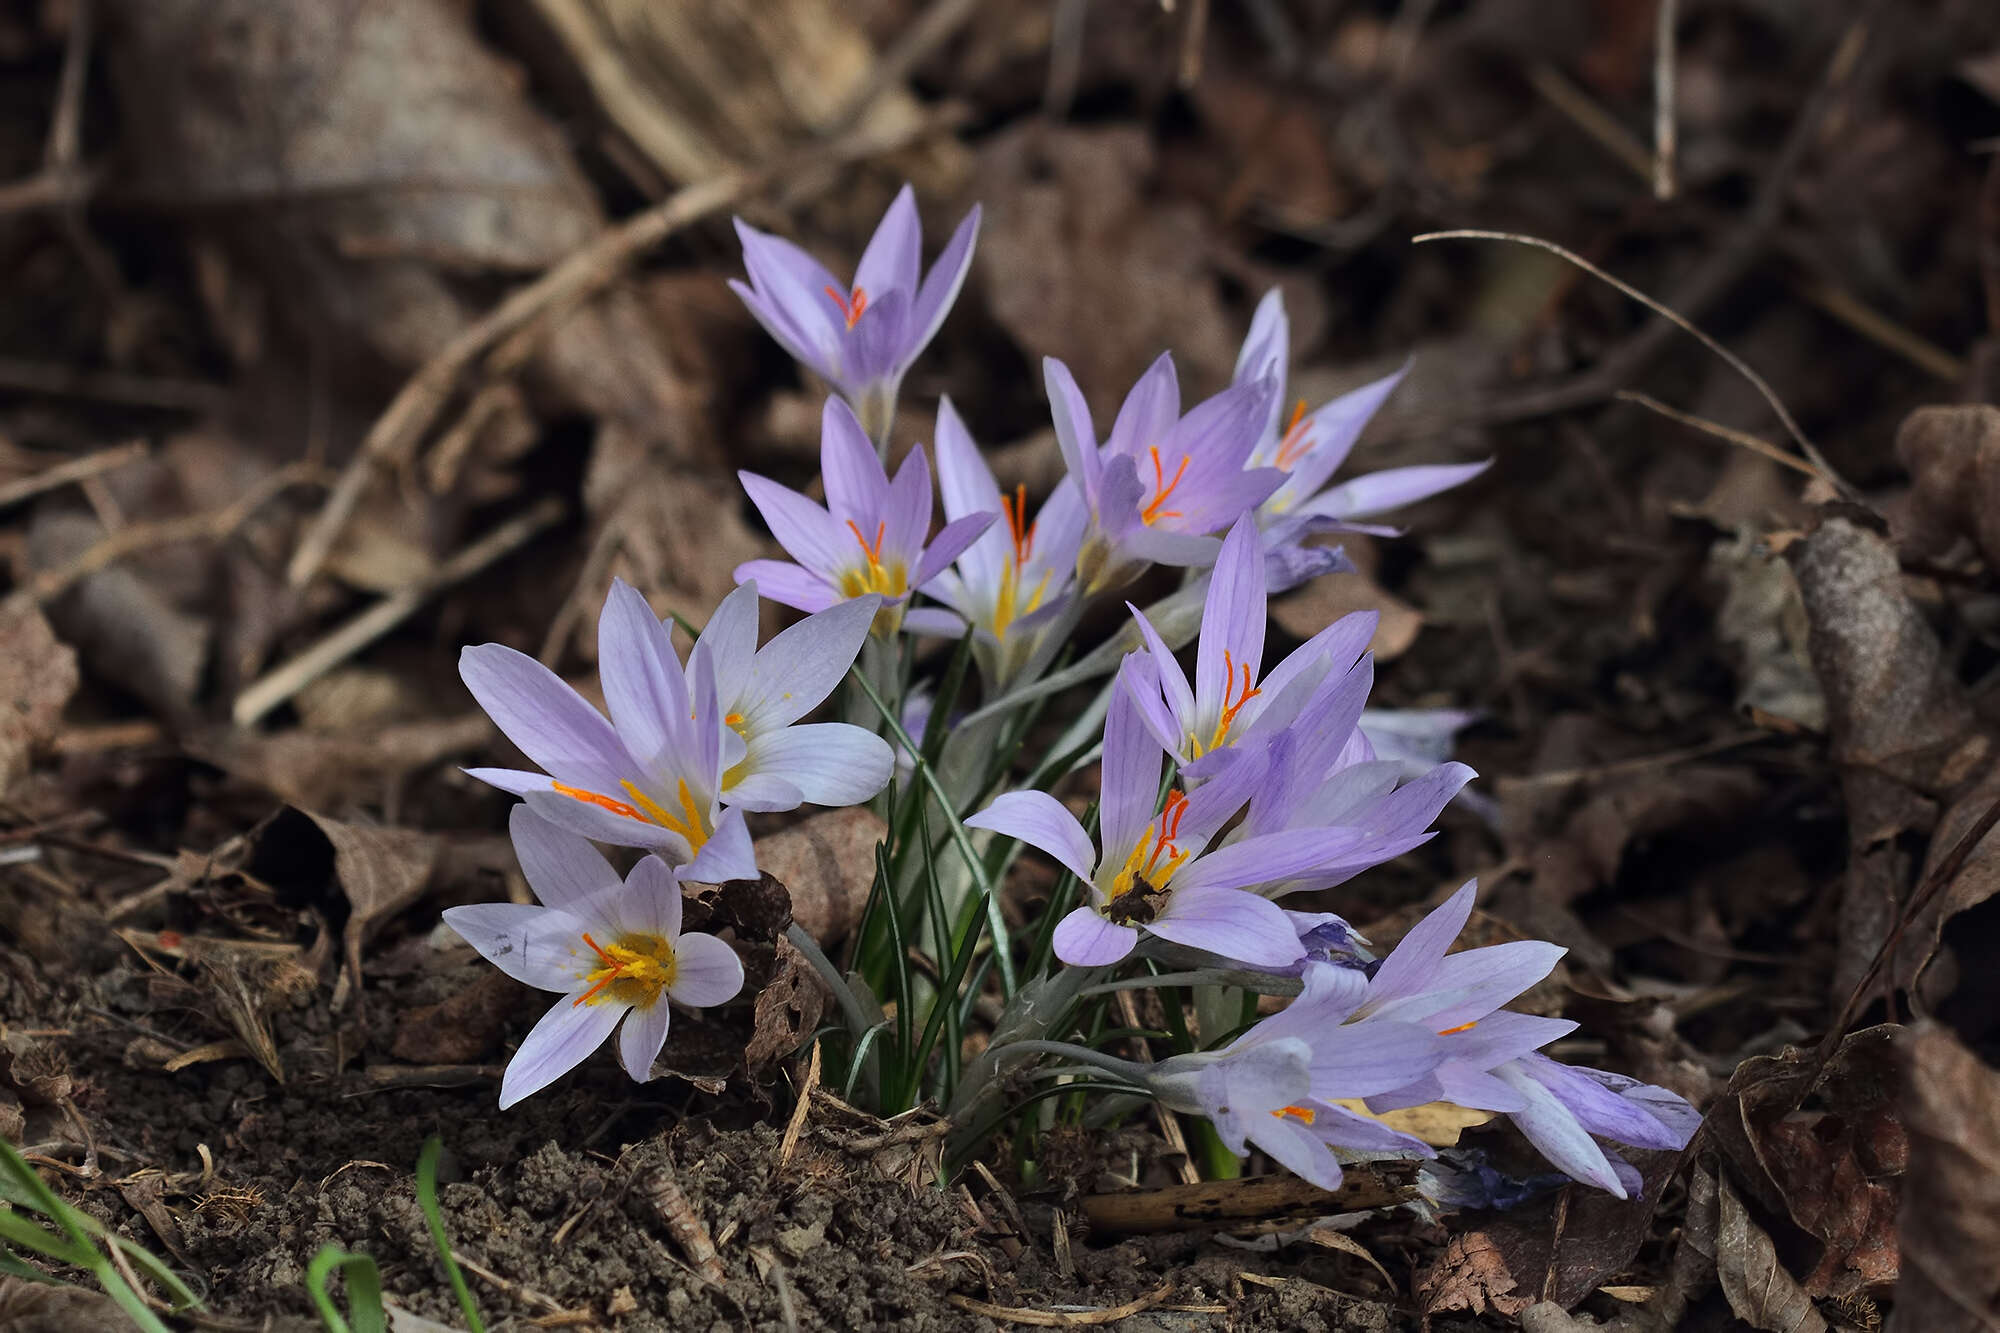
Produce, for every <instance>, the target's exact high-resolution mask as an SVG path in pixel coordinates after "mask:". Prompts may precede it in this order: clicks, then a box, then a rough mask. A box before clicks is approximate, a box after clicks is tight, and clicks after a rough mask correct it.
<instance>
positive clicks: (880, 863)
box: [875, 843, 910, 1111]
mask: <svg viewBox="0 0 2000 1333" xmlns="http://www.w3.org/2000/svg"><path fill="white" fill-rule="evenodd" d="M875 882H876V883H877V884H879V885H881V886H882V901H883V903H884V904H885V905H886V907H887V909H888V916H889V939H890V942H891V943H892V944H894V945H895V950H896V952H895V960H894V962H893V963H892V964H891V966H890V976H891V978H892V979H893V980H894V981H895V984H896V1043H895V1047H894V1050H895V1056H896V1058H895V1059H894V1060H893V1061H885V1062H884V1064H885V1065H887V1066H890V1067H887V1068H885V1069H884V1070H883V1071H882V1079H881V1082H880V1085H879V1086H878V1087H877V1089H876V1092H877V1094H878V1098H879V1097H880V1096H881V1095H882V1094H885V1093H887V1092H888V1091H889V1089H891V1088H895V1089H896V1090H897V1091H898V1092H899V1093H900V1092H902V1091H903V1085H904V1083H905V1082H906V1081H907V1077H906V1075H905V1073H904V1071H905V1070H906V1069H907V1068H908V1061H909V1058H910V944H909V940H908V938H907V937H906V936H905V934H904V932H903V912H902V909H901V907H900V906H899V905H898V904H897V902H896V896H897V895H896V890H895V886H894V884H893V883H892V882H891V881H890V879H889V857H888V855H887V853H886V852H885V851H884V850H883V848H882V845H881V844H880V843H877V844H876V846H875ZM875 1109H877V1110H882V1109H884V1108H883V1107H877V1108H875ZM891 1109H894V1110H897V1111H900V1110H903V1109H904V1108H903V1107H902V1106H901V1105H900V1104H899V1105H897V1106H895V1107H893V1108H891Z"/></svg>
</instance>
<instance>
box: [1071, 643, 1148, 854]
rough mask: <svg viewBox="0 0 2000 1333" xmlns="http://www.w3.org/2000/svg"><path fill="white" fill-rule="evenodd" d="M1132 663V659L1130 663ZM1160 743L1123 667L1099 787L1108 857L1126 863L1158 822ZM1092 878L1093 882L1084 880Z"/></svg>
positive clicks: (1108, 720)
mask: <svg viewBox="0 0 2000 1333" xmlns="http://www.w3.org/2000/svg"><path fill="white" fill-rule="evenodd" d="M1130 660H1131V658H1130V657H1129V656H1128V657H1127V658H1126V661H1127V662H1129V661H1130ZM1164 757H1165V756H1164V754H1163V753H1162V750H1161V747H1160V743H1159V740H1158V738H1157V737H1155V736H1154V735H1153V734H1152V733H1151V732H1150V731H1148V730H1147V728H1146V724H1145V721H1144V719H1143V718H1142V717H1141V716H1140V713H1139V705H1138V702H1137V700H1136V698H1135V686H1134V683H1133V677H1132V674H1131V672H1130V671H1129V670H1127V669H1126V667H1125V666H1124V665H1123V664H1121V665H1120V667H1119V672H1118V679H1117V681H1116V683H1114V685H1113V686H1112V690H1111V703H1110V706H1109V708H1108V709H1107V710H1106V712H1105V715H1104V760H1103V764H1102V767H1101V776H1100V779H1099V782H1098V806H1097V809H1098V833H1099V841H1100V842H1101V843H1102V844H1103V846H1104V856H1105V859H1106V860H1107V861H1109V862H1110V863H1111V864H1112V865H1114V866H1115V865H1117V864H1119V863H1120V862H1122V861H1123V860H1124V859H1125V857H1126V856H1127V855H1129V854H1130V853H1131V851H1132V848H1134V847H1135V846H1137V845H1138V842H1139V838H1140V835H1141V834H1142V833H1144V831H1145V829H1146V826H1147V825H1149V824H1151V823H1152V822H1153V812H1154V810H1155V809H1156V808H1157V806H1158V804H1159V799H1160V761H1161V759H1162V758H1164ZM1085 878H1088V876H1085Z"/></svg>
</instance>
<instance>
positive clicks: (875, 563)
mask: <svg viewBox="0 0 2000 1333" xmlns="http://www.w3.org/2000/svg"><path fill="white" fill-rule="evenodd" d="M847 530H848V531H849V532H851V533H853V534H854V540H855V541H858V542H860V543H861V553H862V554H863V555H865V556H867V557H868V563H869V565H870V566H872V567H874V568H876V569H880V568H881V567H882V539H883V538H884V537H885V536H887V535H888V533H889V522H888V520H887V519H884V520H883V521H882V522H880V523H877V524H876V525H875V542H874V544H873V545H872V546H871V545H870V544H869V542H868V539H867V538H866V537H864V536H862V535H861V527H860V525H859V524H857V523H856V522H855V521H854V520H853V519H851V518H850V519H848V520H847Z"/></svg>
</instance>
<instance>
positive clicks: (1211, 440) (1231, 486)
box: [1042, 354, 1284, 596]
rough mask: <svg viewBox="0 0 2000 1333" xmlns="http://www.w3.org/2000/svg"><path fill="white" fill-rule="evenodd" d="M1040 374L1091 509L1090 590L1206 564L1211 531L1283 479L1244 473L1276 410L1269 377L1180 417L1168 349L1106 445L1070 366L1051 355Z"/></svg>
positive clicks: (1084, 547) (1081, 564)
mask: <svg viewBox="0 0 2000 1333" xmlns="http://www.w3.org/2000/svg"><path fill="white" fill-rule="evenodd" d="M1042 371H1043V378H1044V380H1045V381H1046V383H1047V386H1048V393H1049V408H1050V411H1051V414H1052V415H1053V417H1054V420H1055V428H1056V440H1057V442H1058V443H1059V444H1060V445H1061V446H1062V454H1063V461H1064V463H1066V464H1067V465H1068V467H1069V475H1070V476H1071V478H1073V479H1074V480H1075V481H1077V482H1078V483H1079V484H1080V485H1081V486H1082V488H1083V500H1084V504H1085V507H1086V508H1087V509H1088V510H1089V513H1090V523H1089V526H1088V527H1087V528H1086V529H1085V532H1084V537H1083V541H1082V543H1081V545H1080V546H1079V547H1078V550H1077V564H1076V570H1077V578H1078V580H1079V581H1080V582H1081V583H1082V585H1083V592H1084V594H1085V595H1086V596H1089V595H1093V594H1095V593H1098V592H1101V591H1103V590H1105V589H1109V588H1117V587H1122V586H1124V585H1125V584H1127V583H1129V582H1131V581H1132V580H1133V579H1134V578H1137V577H1138V576H1139V574H1140V573H1141V572H1143V571H1144V570H1145V568H1146V566H1148V565H1152V564H1162V565H1193V566H1201V565H1206V564H1208V563H1209V562H1210V561H1212V560H1214V559H1215V555H1216V549H1217V543H1216V541H1215V539H1214V537H1213V535H1212V534H1214V533H1217V532H1220V531H1222V530H1223V529H1224V528H1226V527H1228V526H1229V525H1230V524H1231V523H1234V522H1235V521H1236V520H1237V519H1238V518H1239V517H1241V516H1242V515H1243V514H1245V513H1247V512H1248V511H1249V510H1251V509H1253V508H1255V507H1256V506H1257V505H1258V504H1259V503H1261V502H1262V501H1263V500H1264V499H1265V497H1267V496H1269V495H1270V494H1271V492H1272V491H1274V490H1276V489H1277V487H1278V485H1279V484H1280V483H1281V482H1283V481H1284V474H1283V473H1282V472H1279V471H1277V470H1275V469H1273V468H1252V469H1251V470H1249V471H1245V470H1244V467H1245V464H1246V463H1247V462H1248V461H1249V458H1250V452H1251V450H1252V449H1254V448H1256V445H1257V432H1258V429H1259V427H1260V425H1261V423H1262V422H1263V420H1264V417H1265V416H1266V415H1267V413H1268V410H1269V403H1270V395H1271V394H1272V393H1273V392H1274V389H1273V387H1272V386H1271V384H1270V382H1269V381H1264V380H1257V379H1248V380H1243V381H1239V382H1238V383H1237V384H1236V385H1234V386H1233V387H1231V388H1228V389H1225V390H1223V391H1222V392H1221V393H1219V394H1217V395H1215V397H1213V398H1210V399H1208V400H1206V401H1205V402H1202V403H1200V404H1197V405H1196V406H1195V407H1194V408H1193V410H1191V411H1190V412H1188V414H1187V415H1186V416H1182V415H1181V390H1180V382H1179V380H1178V379H1176V378H1175V376H1174V362H1173V357H1172V356H1171V355H1166V354H1163V355H1162V356H1161V357H1160V359H1159V360H1157V361H1155V362H1154V363H1153V365H1152V367H1151V368H1150V369H1149V370H1147V371H1146V373H1145V374H1144V375H1141V376H1140V377H1139V382H1138V383H1137V384H1135V385H1133V386H1132V391H1131V392H1130V393H1128V394H1127V395H1126V396H1125V403H1124V406H1123V407H1121V408H1119V410H1118V417H1117V420H1115V421H1114V422H1113V423H1112V425H1111V434H1110V435H1109V436H1108V437H1107V438H1106V439H1105V441H1104V443H1103V444H1102V445H1100V444H1099V443H1098V441H1097V432H1096V428H1095V427H1094V426H1093V425H1092V424H1091V420H1090V405H1089V404H1088V403H1087V402H1085V401H1084V397H1083V391H1082V390H1081V389H1079V388H1077V385H1076V379H1075V378H1074V377H1073V376H1072V375H1071V374H1070V373H1069V368H1068V367H1067V366H1065V365H1063V363H1062V362H1060V361H1057V360H1055V359H1053V358H1050V359H1048V360H1045V361H1044V362H1043V363H1042Z"/></svg>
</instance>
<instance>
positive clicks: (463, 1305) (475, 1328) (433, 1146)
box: [417, 1134, 486, 1333]
mask: <svg viewBox="0 0 2000 1333" xmlns="http://www.w3.org/2000/svg"><path fill="white" fill-rule="evenodd" d="M443 1151H444V1140H443V1139H441V1138H439V1137H438V1136H437V1135H435V1134H433V1135H431V1136H430V1137H429V1138H427V1139H425V1140H424V1146H423V1151H421V1152H419V1153H418V1154H417V1207H419V1208H421V1209H422V1210H423V1213H424V1223H425V1225H427V1226H428V1227H430V1230H431V1244H432V1245H435V1246H436V1247H437V1252H438V1258H439V1259H441V1260H443V1262H444V1273H445V1276H446V1277H448V1278H450V1279H451V1294H452V1295H454V1296H456V1297H458V1308H459V1309H460V1310H462V1311H464V1312H465V1326H466V1327H467V1328H469V1329H471V1330H472V1333H486V1323H485V1321H484V1320H482V1319H480V1317H479V1306H478V1305H477V1304H476V1303H475V1302H474V1301H473V1299H472V1288H471V1287H469V1286H467V1285H466V1282H465V1274H464V1273H462V1272H460V1271H459V1267H458V1260H456V1259H454V1258H453V1257H452V1254H451V1237H450V1236H449V1235H447V1234H446V1233H445V1229H444V1214H443V1213H442V1212H440V1211H439V1209H438V1180H437V1176H438V1156H439V1154H441V1153H442V1152H443Z"/></svg>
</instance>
